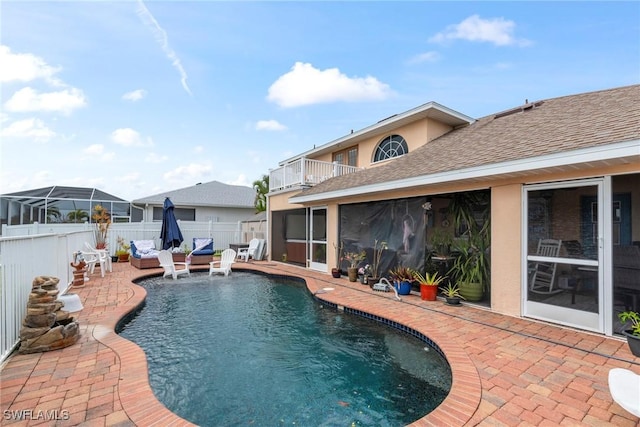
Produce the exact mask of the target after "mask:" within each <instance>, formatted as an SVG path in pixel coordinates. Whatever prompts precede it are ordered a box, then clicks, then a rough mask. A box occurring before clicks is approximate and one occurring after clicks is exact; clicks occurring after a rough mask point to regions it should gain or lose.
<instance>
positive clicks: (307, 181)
mask: <svg viewBox="0 0 640 427" xmlns="http://www.w3.org/2000/svg"><path fill="white" fill-rule="evenodd" d="M362 169H363V168H359V167H356V166H347V165H341V164H339V163H336V162H332V163H331V162H321V161H318V160H311V159H306V158H304V157H303V158H301V159H298V160H296V161H293V162H291V163H287V164H286V165H284V166H282V167H279V168H277V169H273V170H272V171H270V172H269V191H270V192H271V191H279V190H284V189H287V188H291V187H299V186H313V185H316V184H319V183H321V182H322V181H325V180H327V179H329V178H333V177H334V176H340V175H346V174H348V173H353V172H356V171H359V170H362Z"/></svg>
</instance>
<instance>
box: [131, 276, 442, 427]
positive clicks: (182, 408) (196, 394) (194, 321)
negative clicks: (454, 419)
mask: <svg viewBox="0 0 640 427" xmlns="http://www.w3.org/2000/svg"><path fill="white" fill-rule="evenodd" d="M139 284H140V285H142V286H144V287H145V289H146V290H147V292H148V294H147V299H146V303H145V305H144V307H143V308H142V309H141V310H140V312H139V313H138V314H137V315H136V316H134V317H133V318H132V319H130V320H129V321H128V322H127V323H126V324H124V325H123V326H121V327H120V328H119V333H120V335H121V336H123V337H125V338H127V339H129V340H131V341H133V342H135V343H137V344H138V345H139V346H140V347H141V348H142V349H143V350H144V351H145V353H146V356H147V360H148V363H149V377H150V378H149V379H150V384H151V388H152V389H153V391H154V393H155V395H156V397H157V398H158V400H160V401H161V402H162V403H163V404H164V405H165V406H166V407H167V408H169V409H170V410H171V411H173V412H174V413H176V414H178V415H179V416H181V417H182V418H185V419H187V420H189V421H191V422H193V423H195V424H198V425H201V426H234V425H237V426H247V425H255V426H276V425H290V426H294V425H295V426H310V425H312V426H337V425H341V426H353V425H367V426H372V425H375V426H398V425H405V424H408V423H411V422H412V421H415V420H416V419H418V418H421V417H422V416H424V415H426V414H427V413H429V412H431V411H432V410H433V409H434V408H435V407H437V406H438V405H439V404H440V403H441V402H442V401H443V400H444V398H445V397H446V396H447V394H448V392H449V390H450V388H451V371H450V369H449V366H448V364H447V362H446V361H445V360H444V359H443V358H442V356H441V355H440V354H438V353H437V352H436V351H435V350H433V349H432V348H430V347H429V346H427V345H426V344H425V343H424V342H422V341H420V340H418V339H417V338H414V337H411V336H409V335H407V334H406V333H403V332H400V331H397V330H395V329H393V328H391V327H388V326H385V325H383V324H380V323H376V322H374V321H372V320H367V319H364V318H362V317H359V316H356V315H353V314H347V313H344V312H341V311H338V310H336V309H334V308H330V307H327V306H324V305H323V304H322V303H321V302H319V301H317V300H315V299H314V298H313V297H312V296H311V295H310V293H309V292H308V291H307V289H306V287H305V286H304V284H303V283H301V282H299V281H294V280H289V279H282V278H277V279H276V278H270V277H267V276H263V275H258V274H252V273H244V272H233V274H232V275H230V276H229V277H224V276H213V277H211V276H208V275H206V274H200V273H192V275H191V278H180V279H178V280H177V281H174V280H172V279H171V278H168V279H162V278H152V279H145V280H143V281H141V282H140V283H139Z"/></svg>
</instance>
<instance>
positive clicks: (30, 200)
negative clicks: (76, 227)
mask: <svg viewBox="0 0 640 427" xmlns="http://www.w3.org/2000/svg"><path fill="white" fill-rule="evenodd" d="M96 205H102V206H103V207H104V208H105V209H106V210H107V211H108V212H109V213H110V214H111V221H112V222H139V221H142V209H140V208H138V207H136V206H132V205H131V203H130V202H128V201H126V200H124V199H121V198H119V197H116V196H113V195H111V194H109V193H105V192H104V191H101V190H98V189H97V188H83V187H61V186H54V187H45V188H38V189H35V190H26V191H19V192H16V193H10V194H3V195H0V220H1V223H2V224H6V225H22V224H33V223H35V222H37V223H40V224H69V223H85V222H88V223H91V222H93V220H92V219H91V213H92V212H93V209H94V207H95V206H96Z"/></svg>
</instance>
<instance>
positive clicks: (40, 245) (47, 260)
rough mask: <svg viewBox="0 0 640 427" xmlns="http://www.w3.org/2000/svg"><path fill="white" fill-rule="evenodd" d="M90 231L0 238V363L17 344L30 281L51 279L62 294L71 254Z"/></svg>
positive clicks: (65, 286)
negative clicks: (53, 279) (58, 280)
mask: <svg viewBox="0 0 640 427" xmlns="http://www.w3.org/2000/svg"><path fill="white" fill-rule="evenodd" d="M92 236H93V234H92V233H91V232H90V231H81V232H76V233H69V234H45V235H39V236H21V237H3V238H0V286H1V289H0V307H1V308H2V310H1V311H0V337H1V339H0V360H4V359H5V358H6V357H7V356H8V355H9V354H10V353H11V351H12V350H13V348H14V347H15V346H16V345H17V344H18V342H19V339H20V325H21V323H22V320H23V319H24V316H25V314H26V309H27V301H28V299H29V293H30V291H31V286H32V282H33V279H34V278H35V277H37V276H54V277H57V278H59V279H60V283H59V285H58V289H59V290H60V293H61V294H62V293H64V292H65V291H66V289H67V287H68V286H69V283H70V282H71V280H70V277H72V273H71V266H70V265H69V263H70V262H71V259H72V254H73V252H75V251H77V250H80V249H82V244H83V242H84V241H85V240H87V239H90V238H92Z"/></svg>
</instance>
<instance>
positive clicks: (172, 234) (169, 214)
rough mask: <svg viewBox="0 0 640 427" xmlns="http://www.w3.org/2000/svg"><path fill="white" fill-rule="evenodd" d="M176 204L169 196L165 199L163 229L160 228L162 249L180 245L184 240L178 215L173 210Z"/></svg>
mask: <svg viewBox="0 0 640 427" xmlns="http://www.w3.org/2000/svg"><path fill="white" fill-rule="evenodd" d="M173 208H174V205H173V203H172V202H171V200H169V198H168V197H167V198H166V199H164V205H163V207H162V229H161V230H160V239H161V240H162V249H169V248H173V247H178V246H180V244H181V243H182V241H183V240H184V239H183V237H182V232H180V227H178V221H177V220H176V215H175V213H174V212H173Z"/></svg>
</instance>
